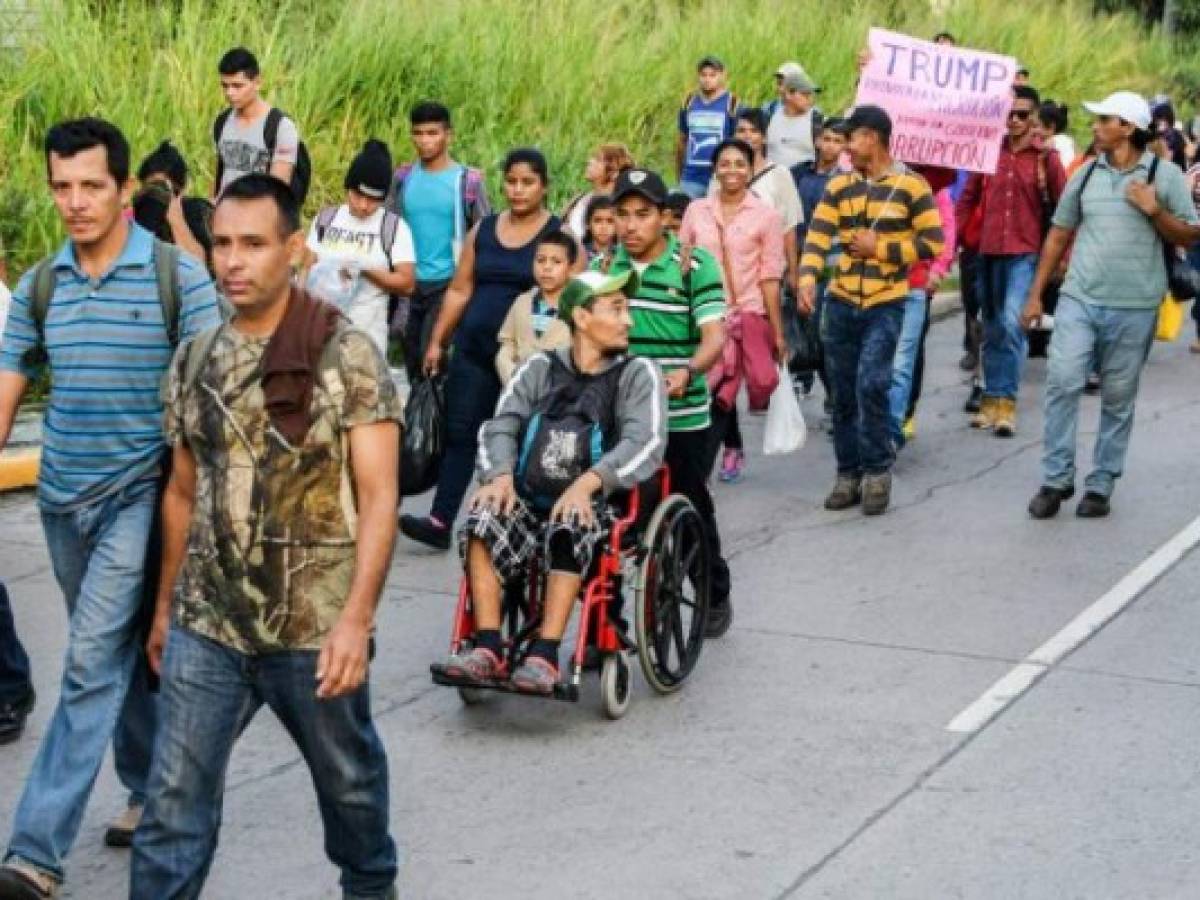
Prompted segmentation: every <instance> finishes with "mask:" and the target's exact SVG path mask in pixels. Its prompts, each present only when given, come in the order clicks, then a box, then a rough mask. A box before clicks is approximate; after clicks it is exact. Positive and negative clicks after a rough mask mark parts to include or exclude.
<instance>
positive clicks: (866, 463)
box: [821, 298, 904, 475]
mask: <svg viewBox="0 0 1200 900" xmlns="http://www.w3.org/2000/svg"><path fill="white" fill-rule="evenodd" d="M903 321H904V304H903V303H902V302H897V303H883V304H880V305H878V306H871V307H867V308H862V307H857V306H851V305H850V304H849V303H844V302H842V301H841V300H835V299H832V298H831V299H830V300H829V301H828V302H827V303H826V304H825V309H824V310H823V312H822V315H821V339H822V343H824V345H825V360H826V364H827V365H828V367H829V380H830V382H831V383H832V385H833V449H834V453H835V454H836V456H837V470H838V474H839V475H863V474H867V475H874V474H879V473H882V472H886V471H888V470H889V469H891V467H892V463H893V462H894V461H895V458H896V451H895V448H894V447H893V446H892V434H891V408H890V406H889V403H888V392H889V390H890V389H891V386H892V364H893V362H894V360H895V356H896V342H897V341H898V340H899V337H900V326H901V324H902V323H903Z"/></svg>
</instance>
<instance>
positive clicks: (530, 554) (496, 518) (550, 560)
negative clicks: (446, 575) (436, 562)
mask: <svg viewBox="0 0 1200 900" xmlns="http://www.w3.org/2000/svg"><path fill="white" fill-rule="evenodd" d="M595 513H596V518H595V521H594V522H592V523H591V524H590V525H582V524H580V523H579V522H550V521H548V520H547V519H545V518H543V517H541V516H538V515H537V514H536V513H534V512H533V511H532V510H530V509H529V507H528V506H526V505H525V504H524V503H523V502H522V501H521V500H520V499H518V500H517V505H516V506H515V507H514V508H513V511H512V513H511V514H509V515H501V514H499V513H497V512H495V511H494V510H491V509H478V510H472V511H471V513H470V515H468V516H467V520H466V521H465V522H464V523H463V526H462V528H461V529H459V532H458V553H459V556H460V557H461V558H462V560H463V561H464V563H465V562H466V558H467V545H468V543H469V542H470V539H471V538H478V539H479V540H481V541H483V544H484V546H486V547H487V548H488V552H489V554H490V555H491V557H492V565H493V566H495V567H496V573H497V574H498V575H499V576H500V578H501V580H502V581H509V580H511V579H513V578H519V577H522V576H524V575H525V574H526V573H527V572H528V571H529V564H530V562H531V561H532V560H533V559H535V558H536V556H537V554H538V553H539V552H540V553H541V567H542V570H543V571H546V572H552V571H562V572H569V573H571V574H574V575H585V574H587V572H588V571H589V570H590V569H591V567H592V560H593V559H594V558H595V554H596V547H597V546H598V545H599V544H600V543H601V542H602V541H604V540H605V539H606V538H607V537H608V534H609V532H610V530H611V529H612V524H613V522H614V521H615V520H616V514H615V513H614V512H613V510H612V508H611V507H609V506H607V505H600V506H598V507H596V509H595Z"/></svg>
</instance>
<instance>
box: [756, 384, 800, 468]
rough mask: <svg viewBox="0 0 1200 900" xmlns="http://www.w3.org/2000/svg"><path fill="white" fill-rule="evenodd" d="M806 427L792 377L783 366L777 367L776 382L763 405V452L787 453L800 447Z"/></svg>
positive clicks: (770, 453)
mask: <svg viewBox="0 0 1200 900" xmlns="http://www.w3.org/2000/svg"><path fill="white" fill-rule="evenodd" d="M807 433H808V429H807V428H806V427H805V425H804V413H802V412H801V411H800V401H799V400H797V399H796V392H795V390H793V389H792V379H791V376H790V375H789V374H788V371H787V369H785V368H783V366H780V367H779V384H778V385H776V386H775V390H774V391H773V392H772V394H771V402H770V403H769V404H768V405H767V427H766V430H765V431H764V433H763V453H765V454H767V456H777V455H780V454H783V453H791V452H792V451H793V450H799V449H800V448H801V447H803V446H804V438H805V437H806V436H807Z"/></svg>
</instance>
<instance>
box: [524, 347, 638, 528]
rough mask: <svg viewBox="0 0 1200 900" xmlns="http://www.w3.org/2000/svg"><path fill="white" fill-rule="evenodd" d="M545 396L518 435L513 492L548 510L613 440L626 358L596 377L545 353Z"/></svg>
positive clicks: (611, 444)
mask: <svg viewBox="0 0 1200 900" xmlns="http://www.w3.org/2000/svg"><path fill="white" fill-rule="evenodd" d="M547 356H548V357H549V359H550V375H549V382H548V384H547V390H546V395H545V396H544V397H543V398H542V400H541V401H540V402H539V403H538V404H537V407H536V409H535V410H534V413H533V415H532V416H531V417H530V419H529V422H528V423H527V424H526V426H525V431H524V433H523V434H522V436H521V443H520V452H519V454H518V456H517V470H516V473H515V474H516V479H515V480H516V486H517V493H518V494H520V495H521V497H523V498H524V499H525V501H526V502H527V503H529V504H530V505H532V506H533V508H534V509H536V510H538V511H541V512H546V511H548V510H550V509H551V508H552V507H553V506H554V503H555V501H556V500H558V498H559V496H560V495H561V494H562V493H563V491H565V490H566V489H567V488H569V487H570V486H571V484H572V482H574V481H575V479H576V478H578V477H579V476H580V475H582V474H583V473H584V472H586V471H587V470H588V469H590V468H591V467H592V466H594V465H595V464H596V463H598V462H599V461H600V457H602V456H603V455H604V454H605V452H607V451H608V450H610V449H612V447H613V445H614V444H615V443H616V438H617V415H616V406H617V392H618V390H619V388H620V384H621V373H622V372H624V371H625V366H626V365H628V363H629V358H628V357H626V358H625V359H623V360H621V362H619V363H617V364H616V365H614V366H613V367H612V368H610V369H609V370H608V371H607V372H602V373H601V374H599V375H581V374H579V373H577V372H572V371H571V370H570V369H568V368H567V366H566V364H565V363H564V362H563V361H562V359H561V357H560V356H559V355H558V354H557V353H549V354H547Z"/></svg>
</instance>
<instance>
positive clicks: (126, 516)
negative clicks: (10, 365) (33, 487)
mask: <svg viewBox="0 0 1200 900" xmlns="http://www.w3.org/2000/svg"><path fill="white" fill-rule="evenodd" d="M157 501H158V490H157V485H156V482H154V481H140V482H137V483H135V484H133V485H130V486H129V487H127V488H125V489H124V490H121V491H118V492H116V493H114V494H112V495H110V496H108V497H105V498H103V499H101V500H99V501H97V502H95V503H93V504H90V505H87V506H83V507H80V508H79V509H75V510H72V511H70V512H64V513H58V512H50V511H48V510H46V509H43V510H42V527H43V529H44V531H45V533H46V543H47V546H48V548H49V551H50V561H51V563H52V565H53V567H54V575H55V578H56V579H57V580H58V584H59V587H60V588H61V589H62V592H63V595H64V597H65V599H66V603H67V613H68V615H69V617H70V618H69V633H68V637H67V653H66V658H65V660H64V661H63V674H62V687H61V690H60V694H59V699H58V706H57V707H56V708H55V710H54V714H53V716H51V718H50V724H49V726H48V727H47V729H46V734H45V736H44V737H43V738H42V744H41V747H40V748H39V749H38V753H37V757H36V758H35V759H34V761H33V768H32V770H31V771H30V773H29V777H28V779H27V780H26V782H25V791H24V793H23V794H22V795H21V801H20V803H19V804H18V806H17V812H16V816H15V817H14V821H13V834H12V839H11V840H10V842H9V846H8V854H9V856H10V857H18V858H20V859H22V860H24V861H25V862H27V863H30V864H32V865H33V866H36V867H37V868H39V869H41V870H43V871H45V872H48V873H49V874H51V875H53V876H54V877H55V878H57V879H59V880H60V881H61V880H62V878H63V860H64V858H65V857H66V855H67V853H68V852H69V851H70V849H71V845H72V844H73V843H74V842H75V837H76V835H77V834H78V832H79V824H80V821H81V820H82V818H83V812H84V808H85V807H86V805H87V800H88V796H89V795H90V794H91V791H92V784H93V783H94V782H95V780H96V774H97V773H98V772H99V771H100V765H101V763H102V762H103V761H104V752H105V750H106V749H107V748H108V742H109V740H110V739H111V738H112V737H113V732H114V729H115V728H116V726H117V719H118V716H120V715H121V712H122V708H123V706H124V704H125V702H126V695H127V692H128V691H129V685H130V677H131V674H132V672H133V669H134V665H135V663H136V661H137V657H138V654H139V652H140V649H141V648H140V643H141V633H140V630H139V627H138V625H139V615H140V612H141V607H142V597H143V594H142V575H143V571H144V569H145V564H146V540H147V536H148V534H149V531H150V524H151V522H152V520H153V518H154V509H155V506H156V504H157ZM119 770H120V769H119ZM128 771H129V770H127V774H128ZM144 778H145V775H144V773H142V774H141V776H140V777H139V778H137V781H136V783H135V784H133V785H127V787H130V788H131V790H132V791H135V792H140V791H142V790H144V787H145V785H144Z"/></svg>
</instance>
